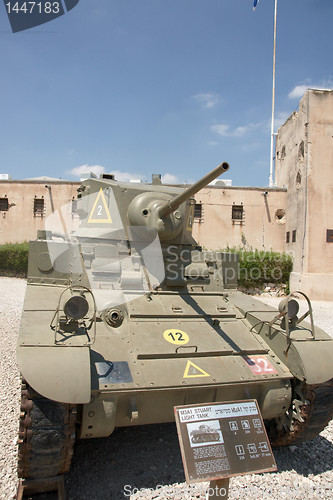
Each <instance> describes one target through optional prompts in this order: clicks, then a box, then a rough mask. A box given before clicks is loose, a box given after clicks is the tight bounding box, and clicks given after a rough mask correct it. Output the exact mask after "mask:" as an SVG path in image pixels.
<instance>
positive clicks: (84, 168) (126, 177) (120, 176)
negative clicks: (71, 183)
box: [67, 164, 142, 182]
mask: <svg viewBox="0 0 333 500" xmlns="http://www.w3.org/2000/svg"><path fill="white" fill-rule="evenodd" d="M90 172H93V173H94V174H95V175H97V177H99V176H100V175H101V174H104V173H106V172H105V167H102V166H101V165H88V164H86V165H81V166H80V167H75V168H72V169H71V170H68V171H67V173H69V174H71V175H74V176H75V177H80V176H81V174H85V173H90ZM107 173H109V174H113V175H114V176H115V179H116V180H117V181H119V182H130V181H131V180H138V179H141V178H142V176H141V175H140V174H133V173H132V172H122V171H121V170H111V171H110V172H107Z"/></svg>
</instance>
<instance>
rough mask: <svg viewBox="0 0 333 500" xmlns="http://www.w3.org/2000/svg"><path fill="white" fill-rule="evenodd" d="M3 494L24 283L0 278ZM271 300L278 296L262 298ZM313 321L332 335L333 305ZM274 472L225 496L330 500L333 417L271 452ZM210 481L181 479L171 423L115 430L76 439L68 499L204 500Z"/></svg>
mask: <svg viewBox="0 0 333 500" xmlns="http://www.w3.org/2000/svg"><path fill="white" fill-rule="evenodd" d="M0 286H1V291H2V294H1V299H0V396H1V407H0V408H1V410H0V411H1V422H2V425H1V428H0V438H1V442H0V499H1V500H7V499H8V500H9V499H13V498H14V496H15V491H16V486H17V475H16V460H17V447H16V437H17V429H18V412H19V376H18V372H17V366H16V360H15V348H16V339H17V332H18V328H19V322H20V315H21V310H22V304H23V297H24V291H25V281H24V280H20V279H15V278H2V277H0ZM261 299H262V300H264V301H265V302H267V303H269V304H272V305H276V303H278V302H279V301H280V300H281V299H276V298H272V297H262V296H261ZM313 306H314V317H315V323H316V324H318V325H319V326H321V327H322V328H324V329H325V330H326V331H328V332H329V333H330V334H331V335H332V336H333V326H332V323H331V319H330V313H332V311H333V307H332V303H327V302H318V303H316V302H313ZM274 454H275V459H276V462H277V466H278V472H275V473H266V474H255V475H254V474H253V475H247V476H243V477H237V478H232V479H231V481H230V491H229V498H231V499H241V498H255V499H281V498H287V497H288V498H289V499H304V498H311V499H312V498H313V499H322V498H327V499H332V498H333V491H332V485H333V472H332V463H333V421H331V423H330V425H329V426H328V427H327V428H326V429H325V430H324V431H323V432H322V433H321V434H320V435H319V436H318V437H316V438H315V439H313V440H312V441H309V442H307V443H303V444H302V445H300V446H297V447H296V446H290V447H286V448H282V449H277V450H274ZM207 487H208V483H201V484H199V485H195V486H194V485H193V486H189V485H187V484H186V483H185V479H184V472H183V465H182V461H181V456H180V451H179V444H178V438H177V433H176V428H175V425H174V424H163V425H153V426H144V427H137V428H135V427H134V428H125V429H117V430H116V431H115V432H114V433H113V435H112V436H110V437H109V438H107V439H93V440H82V441H79V442H78V443H77V444H76V447H75V454H74V458H73V461H72V467H71V470H70V472H69V473H68V474H67V475H66V489H67V495H68V499H69V500H118V499H124V498H131V499H132V500H134V499H149V498H154V499H170V500H176V499H178V500H183V499H194V498H196V499H204V498H205V493H206V489H207Z"/></svg>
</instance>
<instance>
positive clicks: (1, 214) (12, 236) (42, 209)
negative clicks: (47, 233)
mask: <svg viewBox="0 0 333 500" xmlns="http://www.w3.org/2000/svg"><path fill="white" fill-rule="evenodd" d="M79 185H80V183H79V182H69V181H62V180H60V179H53V178H49V177H41V178H36V179H28V180H22V181H12V180H0V244H4V243H21V242H23V241H29V240H33V239H35V238H36V235H37V230H38V229H44V224H45V219H46V218H47V217H48V216H49V215H50V214H51V213H52V212H54V211H55V210H57V209H58V208H60V207H61V206H63V205H65V204H66V203H70V202H72V211H73V216H75V210H76V201H75V200H76V195H77V188H78V186H79Z"/></svg>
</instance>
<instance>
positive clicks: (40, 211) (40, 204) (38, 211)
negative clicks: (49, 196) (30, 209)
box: [34, 198, 44, 216]
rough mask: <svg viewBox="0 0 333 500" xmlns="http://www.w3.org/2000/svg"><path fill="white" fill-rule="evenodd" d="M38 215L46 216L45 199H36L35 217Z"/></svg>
mask: <svg viewBox="0 0 333 500" xmlns="http://www.w3.org/2000/svg"><path fill="white" fill-rule="evenodd" d="M36 215H41V216H43V215H44V198H35V199H34V216H36Z"/></svg>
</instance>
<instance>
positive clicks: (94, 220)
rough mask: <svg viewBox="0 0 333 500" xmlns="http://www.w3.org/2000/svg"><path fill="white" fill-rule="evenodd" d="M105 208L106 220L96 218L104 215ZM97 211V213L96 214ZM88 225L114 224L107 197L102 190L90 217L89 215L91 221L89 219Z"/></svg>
mask: <svg viewBox="0 0 333 500" xmlns="http://www.w3.org/2000/svg"><path fill="white" fill-rule="evenodd" d="M100 199H101V202H100V204H99V205H98V202H99V200H100ZM103 207H104V210H105V215H106V218H104V219H97V218H96V217H99V216H100V215H102V211H103ZM95 211H96V213H95ZM88 223H97V224H106V223H110V224H111V223H112V219H111V215H110V212H109V209H108V205H107V203H106V200H105V196H104V193H103V189H102V188H100V190H99V193H98V196H97V198H96V200H95V203H94V206H93V207H92V209H91V212H90V215H89V219H88Z"/></svg>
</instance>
